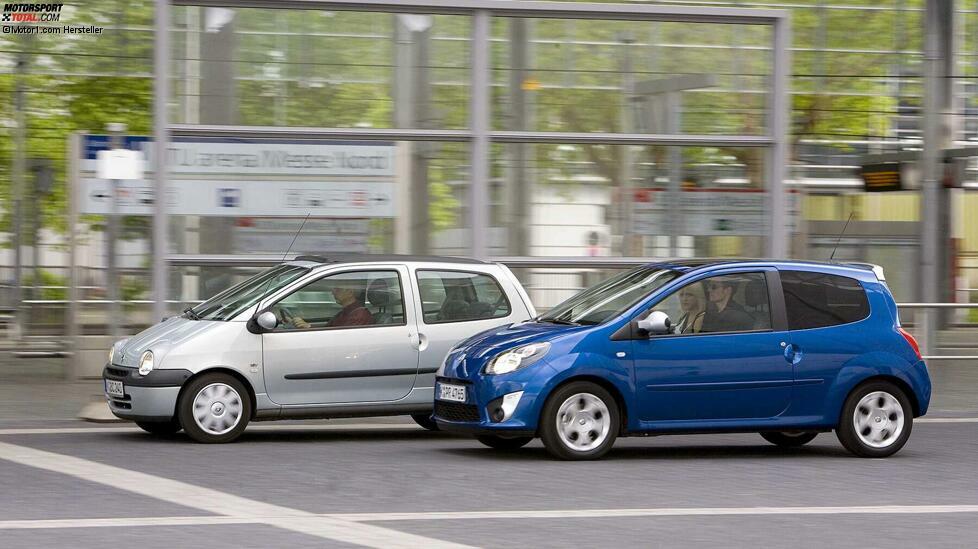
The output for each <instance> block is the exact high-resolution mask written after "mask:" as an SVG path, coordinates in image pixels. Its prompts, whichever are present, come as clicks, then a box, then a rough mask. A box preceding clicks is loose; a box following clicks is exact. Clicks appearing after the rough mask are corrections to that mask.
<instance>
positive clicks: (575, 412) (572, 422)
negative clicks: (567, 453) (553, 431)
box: [557, 393, 611, 452]
mask: <svg viewBox="0 0 978 549" xmlns="http://www.w3.org/2000/svg"><path fill="white" fill-rule="evenodd" d="M610 430H611V413H610V412H608V407H607V406H606V405H605V403H604V401H603V400H601V399H600V398H598V397H596V396H594V395H592V394H591V393H578V394H576V395H573V396H571V397H570V398H568V399H567V400H565V401H564V402H563V404H561V405H560V408H558V409H557V434H558V436H559V437H560V441H561V442H563V443H564V445H565V446H567V447H568V448H570V449H572V450H576V451H579V452H587V451H589V450H593V449H594V448H597V447H598V446H600V445H601V443H603V442H604V441H605V439H607V438H608V432H609V431H610Z"/></svg>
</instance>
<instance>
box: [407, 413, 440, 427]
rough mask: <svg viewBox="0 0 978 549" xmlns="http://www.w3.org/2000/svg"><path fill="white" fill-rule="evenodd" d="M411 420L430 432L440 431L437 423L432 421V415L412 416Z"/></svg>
mask: <svg viewBox="0 0 978 549" xmlns="http://www.w3.org/2000/svg"><path fill="white" fill-rule="evenodd" d="M411 419H413V420H414V422H415V423H417V424H418V425H420V426H422V427H424V428H425V429H427V430H429V431H437V430H438V424H437V423H435V420H433V419H431V414H412V415H411Z"/></svg>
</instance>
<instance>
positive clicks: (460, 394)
mask: <svg viewBox="0 0 978 549" xmlns="http://www.w3.org/2000/svg"><path fill="white" fill-rule="evenodd" d="M438 400H452V401H455V402H465V387H464V386H462V385H446V384H444V383H441V384H439V385H438Z"/></svg>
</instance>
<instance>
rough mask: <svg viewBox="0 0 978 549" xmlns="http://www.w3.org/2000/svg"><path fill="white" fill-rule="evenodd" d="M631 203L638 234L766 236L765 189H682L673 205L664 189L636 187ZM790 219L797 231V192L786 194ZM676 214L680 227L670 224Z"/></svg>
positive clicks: (791, 225) (634, 224) (767, 222)
mask: <svg viewBox="0 0 978 549" xmlns="http://www.w3.org/2000/svg"><path fill="white" fill-rule="evenodd" d="M633 192H634V196H633V200H632V201H631V202H630V204H631V207H632V212H633V216H632V219H633V226H632V229H633V231H634V232H635V233H636V234H646V235H668V234H673V235H689V236H734V235H736V236H763V235H766V234H767V233H768V225H769V217H770V214H769V213H768V209H767V193H766V192H765V191H764V190H763V189H743V188H731V189H722V188H721V189H708V188H697V189H683V190H681V191H679V193H678V195H679V196H678V202H679V203H678V204H675V205H673V204H670V196H669V191H668V190H666V189H662V188H645V189H635V190H634V191H633ZM785 201H786V204H785V205H786V208H787V212H788V216H787V222H788V229H789V230H790V231H794V230H795V226H796V225H797V217H798V205H799V201H798V194H797V193H796V192H791V191H789V192H787V193H785ZM673 210H679V212H680V214H679V215H677V216H675V218H676V219H677V220H678V222H679V226H678V227H674V226H670V225H669V223H670V222H671V221H672V219H674V217H673V216H672V215H670V212H671V211H673Z"/></svg>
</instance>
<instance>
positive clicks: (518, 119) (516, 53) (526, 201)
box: [506, 17, 533, 257]
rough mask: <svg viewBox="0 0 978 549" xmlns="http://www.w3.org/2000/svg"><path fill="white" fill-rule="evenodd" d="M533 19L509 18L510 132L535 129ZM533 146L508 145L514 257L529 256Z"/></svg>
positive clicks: (510, 235) (509, 221) (510, 237)
mask: <svg viewBox="0 0 978 549" xmlns="http://www.w3.org/2000/svg"><path fill="white" fill-rule="evenodd" d="M529 24H530V22H529V20H527V19H525V18H522V17H512V18H510V19H509V47H510V51H509V66H510V79H509V116H508V118H509V129H510V130H514V131H525V130H527V129H528V128H530V127H532V126H531V123H530V107H529V98H528V97H527V95H528V93H527V90H526V89H524V84H525V83H526V80H527V78H528V77H529V66H530V63H529V59H530V55H529V46H530V38H529V29H528V27H529ZM531 147H532V145H529V144H526V143H513V144H511V145H508V148H509V155H510V163H511V164H510V167H509V169H508V170H507V172H508V173H509V185H507V200H506V202H507V204H508V209H509V211H510V212H511V213H510V215H509V216H507V226H506V235H507V240H508V244H507V250H508V253H509V254H510V255H513V256H516V257H521V256H526V255H529V250H530V228H529V223H530V218H531V215H530V212H531V208H532V201H533V200H532V192H531V190H530V189H531V186H532V180H531V178H530V173H529V172H530V170H529V164H530V158H529V154H528V153H529V152H530V151H531V150H532V148H531Z"/></svg>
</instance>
